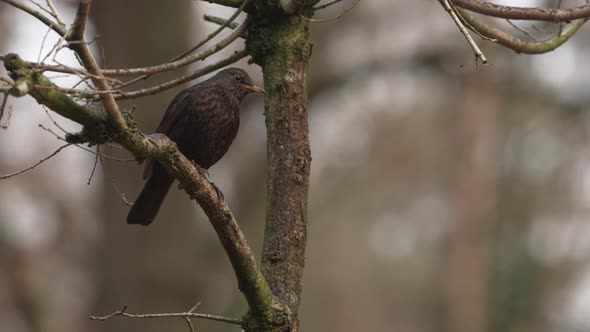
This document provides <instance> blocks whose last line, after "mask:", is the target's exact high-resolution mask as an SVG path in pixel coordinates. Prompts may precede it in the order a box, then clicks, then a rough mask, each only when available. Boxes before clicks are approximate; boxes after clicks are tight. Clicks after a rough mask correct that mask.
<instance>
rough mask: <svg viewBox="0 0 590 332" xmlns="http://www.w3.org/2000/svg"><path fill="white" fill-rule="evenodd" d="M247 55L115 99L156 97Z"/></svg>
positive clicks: (126, 93) (236, 56)
mask: <svg viewBox="0 0 590 332" xmlns="http://www.w3.org/2000/svg"><path fill="white" fill-rule="evenodd" d="M247 55H248V53H247V52H246V51H245V50H242V51H239V52H236V53H234V54H232V55H231V56H229V57H227V58H225V59H223V60H220V61H218V62H215V63H212V64H210V65H207V66H205V67H203V68H201V69H199V70H196V71H195V72H193V73H191V74H187V75H184V76H181V77H179V78H177V79H174V80H171V81H168V82H165V83H162V84H160V85H157V86H154V87H151V88H146V89H141V90H136V91H130V92H116V93H115V95H114V97H115V99H117V100H123V99H135V98H139V97H144V96H149V95H155V94H157V93H160V92H162V91H166V90H168V89H171V88H173V87H175V86H178V85H180V84H183V83H186V82H189V81H192V80H194V79H195V78H198V77H201V76H203V75H207V74H209V73H211V72H213V71H215V70H217V69H220V68H223V67H225V66H227V65H230V64H232V63H234V62H236V61H239V60H240V59H243V58H245V57H246V56H247Z"/></svg>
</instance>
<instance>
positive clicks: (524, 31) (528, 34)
mask: <svg viewBox="0 0 590 332" xmlns="http://www.w3.org/2000/svg"><path fill="white" fill-rule="evenodd" d="M506 22H508V24H510V26H512V27H513V28H514V29H516V30H518V31H520V32H522V33H523V34H525V35H527V36H529V37H530V38H531V39H532V40H534V41H536V42H538V41H539V40H538V39H537V37H535V35H533V34H532V33H531V32H529V31H527V30H525V29H523V28H521V27H519V26H518V25H516V24H514V22H512V21H511V20H508V19H507V20H506Z"/></svg>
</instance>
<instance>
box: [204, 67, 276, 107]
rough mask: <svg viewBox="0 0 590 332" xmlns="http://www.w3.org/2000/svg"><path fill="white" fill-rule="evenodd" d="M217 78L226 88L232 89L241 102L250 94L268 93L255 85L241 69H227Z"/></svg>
mask: <svg viewBox="0 0 590 332" xmlns="http://www.w3.org/2000/svg"><path fill="white" fill-rule="evenodd" d="M215 76H216V78H217V79H219V80H220V81H221V82H222V84H223V85H224V86H225V87H227V88H229V89H231V90H232V91H233V92H234V95H236V96H238V98H239V100H242V99H243V98H244V97H246V96H247V95H249V94H250V93H266V92H265V91H264V89H263V88H260V87H258V86H256V85H254V83H253V82H252V79H251V78H250V76H249V75H248V73H246V72H245V71H244V70H242V69H240V68H227V69H224V70H222V71H220V72H218V73H217V74H216V75H215Z"/></svg>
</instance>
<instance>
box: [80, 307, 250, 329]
mask: <svg viewBox="0 0 590 332" xmlns="http://www.w3.org/2000/svg"><path fill="white" fill-rule="evenodd" d="M126 310H127V307H126V306H125V307H123V309H121V310H118V311H115V312H113V313H111V314H109V315H106V316H90V319H91V320H100V321H105V320H108V319H110V318H113V317H116V316H123V317H127V318H137V319H149V318H179V317H180V318H201V319H207V320H213V321H217V322H222V323H228V324H234V325H240V326H241V325H242V324H243V321H242V320H241V319H237V318H229V317H223V316H217V315H210V314H201V313H196V312H192V310H191V311H188V312H177V313H163V314H130V313H127V312H126Z"/></svg>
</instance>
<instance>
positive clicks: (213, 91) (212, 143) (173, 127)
mask: <svg viewBox="0 0 590 332" xmlns="http://www.w3.org/2000/svg"><path fill="white" fill-rule="evenodd" d="M250 93H264V90H263V89H261V88H259V87H257V86H255V85H254V84H253V83H252V79H251V78H250V76H248V74H247V73H246V72H245V71H243V70H241V69H238V68H228V69H224V70H222V71H220V72H218V73H217V74H216V75H215V76H213V77H212V78H210V79H208V80H206V81H204V82H201V83H198V84H196V85H194V86H192V87H190V88H188V89H186V90H183V91H182V92H181V93H179V94H178V95H177V96H176V97H174V99H173V100H172V102H171V103H170V105H169V106H168V109H167V110H166V114H164V118H163V119H162V122H160V126H159V127H158V129H157V130H156V132H157V133H162V134H165V135H167V136H168V137H169V138H170V139H171V140H172V141H174V142H175V143H176V145H178V149H179V150H180V151H181V152H182V153H183V154H184V155H185V156H186V157H187V158H188V159H190V160H192V161H193V162H195V163H196V164H197V165H199V166H200V167H201V168H203V169H208V168H209V167H211V166H213V165H214V164H215V163H216V162H217V161H219V159H221V157H223V155H224V154H225V153H226V152H227V150H228V149H229V146H230V145H231V143H232V141H233V140H234V138H235V137H236V134H237V133H238V126H239V124H240V114H239V111H240V109H239V105H240V102H241V101H242V99H244V98H245V97H246V96H247V95H248V94H250ZM143 178H144V179H146V178H147V181H146V182H145V184H144V186H143V189H142V190H141V193H140V194H139V197H137V200H136V201H135V204H134V205H133V207H132V208H131V210H130V211H129V215H128V216H127V223H128V224H141V225H146V226H147V225H149V224H150V223H151V222H152V221H154V218H155V217H156V215H157V214H158V210H160V206H161V205H162V202H163V201H164V197H166V194H167V193H168V190H169V189H170V186H171V185H172V182H174V177H172V175H170V174H168V172H167V171H166V169H165V168H164V167H163V166H162V165H160V164H159V163H158V162H154V161H153V160H149V161H148V162H147V164H146V167H145V172H144V174H143Z"/></svg>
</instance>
